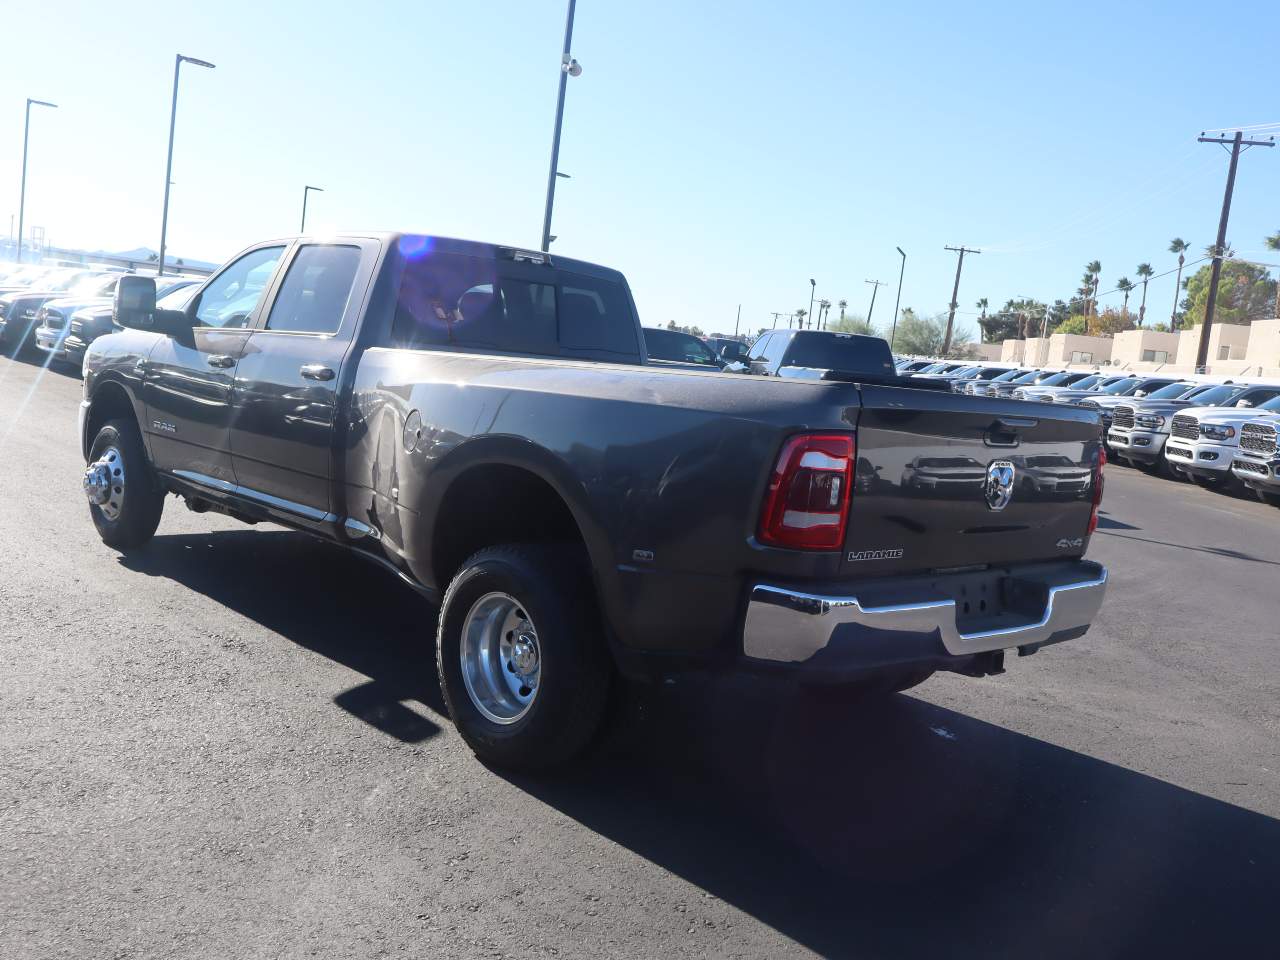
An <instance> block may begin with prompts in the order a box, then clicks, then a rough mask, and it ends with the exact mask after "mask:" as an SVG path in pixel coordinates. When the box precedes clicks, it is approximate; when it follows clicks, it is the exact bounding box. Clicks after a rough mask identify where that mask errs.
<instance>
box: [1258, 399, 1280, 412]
mask: <svg viewBox="0 0 1280 960" xmlns="http://www.w3.org/2000/svg"><path fill="white" fill-rule="evenodd" d="M1258 409H1259V410H1266V411H1268V412H1269V413H1276V412H1280V397H1272V398H1271V399H1270V400H1268V401H1267V402H1266V403H1264V404H1261V405H1259V407H1258Z"/></svg>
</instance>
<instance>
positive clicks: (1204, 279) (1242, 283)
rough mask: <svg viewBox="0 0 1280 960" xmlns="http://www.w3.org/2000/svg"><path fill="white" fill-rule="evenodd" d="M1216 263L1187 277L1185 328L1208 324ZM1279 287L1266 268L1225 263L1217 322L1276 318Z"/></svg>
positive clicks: (1220, 285)
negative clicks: (1276, 299) (1276, 300)
mask: <svg viewBox="0 0 1280 960" xmlns="http://www.w3.org/2000/svg"><path fill="white" fill-rule="evenodd" d="M1212 274H1213V264H1211V263H1206V264H1205V265H1204V266H1202V267H1201V268H1200V269H1199V270H1197V271H1196V272H1195V273H1193V274H1192V275H1191V276H1189V277H1188V278H1187V297H1186V299H1185V300H1183V301H1182V307H1183V310H1184V313H1183V317H1182V319H1183V325H1184V326H1192V325H1194V324H1199V323H1204V313H1205V307H1206V306H1208V303H1209V280H1210V277H1211V276H1212ZM1275 298H1276V286H1275V284H1274V283H1272V282H1271V278H1270V276H1268V274H1267V268H1266V267H1260V266H1258V265H1257V264H1253V263H1246V262H1245V261H1243V260H1224V261H1223V263H1222V276H1221V278H1220V280H1219V281H1218V301H1217V303H1215V304H1214V308H1213V317H1214V322H1215V323H1251V322H1253V321H1254V320H1261V319H1263V318H1265V317H1273V316H1275V311H1276V303H1275Z"/></svg>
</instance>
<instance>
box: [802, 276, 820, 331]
mask: <svg viewBox="0 0 1280 960" xmlns="http://www.w3.org/2000/svg"><path fill="white" fill-rule="evenodd" d="M817 289H818V281H817V280H814V279H813V278H810V279H809V326H810V327H812V326H813V296H814V294H815V293H816V292H817ZM800 329H801V330H803V329H804V320H801V321H800Z"/></svg>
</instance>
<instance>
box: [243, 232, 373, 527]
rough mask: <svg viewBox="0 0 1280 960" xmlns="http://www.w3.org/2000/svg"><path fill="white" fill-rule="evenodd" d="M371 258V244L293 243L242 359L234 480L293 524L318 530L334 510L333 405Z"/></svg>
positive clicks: (249, 493) (352, 337)
mask: <svg viewBox="0 0 1280 960" xmlns="http://www.w3.org/2000/svg"><path fill="white" fill-rule="evenodd" d="M378 251H379V244H378V243H377V241H374V240H348V239H343V240H341V241H334V242H331V243H321V242H309V241H302V242H299V243H298V244H297V245H296V246H295V247H294V249H293V250H292V251H291V256H290V257H289V260H288V261H287V263H286V264H285V266H284V269H283V271H282V275H281V279H280V280H279V281H278V283H277V285H276V288H275V290H274V291H273V292H272V295H271V299H270V302H269V303H268V304H267V306H266V307H265V308H264V309H263V311H262V316H261V317H260V319H259V322H258V324H257V325H256V329H254V330H253V332H252V334H251V335H250V337H249V341H248V343H247V344H246V345H245V348H244V353H243V355H242V356H241V358H240V364H239V367H238V369H237V371H236V383H235V390H234V393H233V396H232V423H231V459H232V465H233V467H234V469H235V474H236V481H237V483H238V484H239V486H240V488H241V491H240V492H241V493H242V494H243V495H244V496H247V497H249V498H250V499H256V500H259V501H261V502H263V503H265V504H267V505H269V506H272V507H274V508H276V509H280V510H283V511H285V512H286V513H288V514H289V515H290V516H291V517H294V518H301V519H305V520H312V521H321V520H324V519H326V516H327V515H328V514H329V513H330V512H331V509H332V504H331V502H330V484H331V480H332V477H333V452H332V447H333V442H334V437H333V428H334V421H335V413H336V408H337V397H338V392H339V390H340V388H341V384H342V372H343V367H344V364H345V363H346V361H347V357H348V354H349V352H350V350H351V344H352V342H353V340H354V337H355V332H356V327H357V325H358V321H359V317H360V312H361V310H362V308H363V305H364V298H365V294H366V292H367V291H368V288H369V283H370V280H371V278H372V276H373V272H374V268H375V266H376V261H377V257H378Z"/></svg>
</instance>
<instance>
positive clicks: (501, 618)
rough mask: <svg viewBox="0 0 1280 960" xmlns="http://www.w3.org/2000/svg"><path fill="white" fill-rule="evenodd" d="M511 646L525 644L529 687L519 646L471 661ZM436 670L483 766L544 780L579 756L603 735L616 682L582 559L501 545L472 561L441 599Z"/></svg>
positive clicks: (573, 553)
mask: <svg viewBox="0 0 1280 960" xmlns="http://www.w3.org/2000/svg"><path fill="white" fill-rule="evenodd" d="M512 604H514V607H513V606H512ZM509 627H510V629H508V628H509ZM464 634H465V636H464ZM531 637H532V641H531V646H532V649H533V650H534V651H535V652H536V656H535V657H532V658H531V657H529V656H528V649H529V646H530V642H529V641H530V638H531ZM513 640H514V642H516V643H519V642H520V641H522V640H523V641H525V644H524V648H523V652H522V653H521V654H520V655H521V656H523V657H524V659H525V665H526V666H529V664H530V663H536V680H535V681H534V682H533V684H532V686H525V685H522V684H523V682H524V681H523V678H522V675H521V674H519V673H517V670H516V666H515V665H516V664H517V662H518V659H517V655H516V651H517V647H516V646H509V648H508V649H502V650H498V649H496V648H494V647H493V646H490V647H489V649H490V651H491V653H492V654H493V655H491V656H488V657H485V656H481V655H478V654H477V652H476V644H477V643H481V644H483V643H484V642H494V643H503V642H504V641H505V643H506V644H508V645H510V644H512V643H513ZM464 644H465V645H466V647H467V651H468V653H467V655H466V657H465V663H466V664H467V666H466V667H464ZM494 664H497V665H498V666H497V667H496V668H495V667H493V665H494ZM544 667H545V669H544ZM436 669H437V672H438V673H439V676H440V688H441V692H442V693H443V694H444V700H445V704H446V705H447V706H448V708H449V715H450V716H451V717H452V718H453V722H454V725H455V726H456V727H457V729H458V733H459V734H461V736H462V739H463V740H465V741H466V743H467V746H469V747H470V748H471V749H472V751H473V752H474V753H475V754H476V756H477V757H478V758H480V760H482V761H484V762H486V763H489V764H492V765H493V766H496V767H504V768H508V769H514V770H524V771H542V770H548V769H551V768H554V767H557V766H560V765H563V764H565V763H568V762H569V761H570V760H572V759H574V758H575V757H576V756H578V755H579V754H580V753H581V752H582V751H583V750H584V749H585V748H586V747H587V745H588V744H589V743H590V742H591V740H592V738H593V737H594V736H595V734H596V732H597V730H598V729H599V727H600V726H601V721H602V718H603V717H604V713H605V707H606V704H607V702H608V699H609V691H610V686H611V683H612V680H613V670H612V663H611V661H610V658H609V653H608V649H607V646H606V641H605V637H604V631H603V629H602V626H601V620H600V615H599V612H598V607H597V604H596V600H595V595H594V590H593V587H592V583H591V576H590V572H589V568H588V567H587V565H586V562H585V558H584V557H583V556H582V552H581V551H580V550H573V549H570V548H566V547H548V546H542V545H505V546H499V547H487V548H486V549H484V550H481V551H479V552H478V553H476V554H474V555H473V556H472V557H471V558H470V559H468V560H467V561H466V562H465V563H464V564H463V565H462V568H461V569H460V570H459V571H458V573H457V574H456V575H455V576H454V578H453V580H452V581H451V582H450V584H449V588H448V590H446V591H445V595H444V602H443V603H442V604H441V609H440V617H439V627H438V629H437V633H436ZM464 673H466V676H464ZM526 676H529V677H530V678H533V673H532V671H531V673H530V674H527V675H526ZM504 682H505V683H506V684H507V686H506V687H504V686H503V683H504ZM516 685H519V690H516V689H515V686H516ZM526 691H528V693H527V694H526ZM526 696H527V701H526V700H525V699H524V698H525V697H526Z"/></svg>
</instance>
